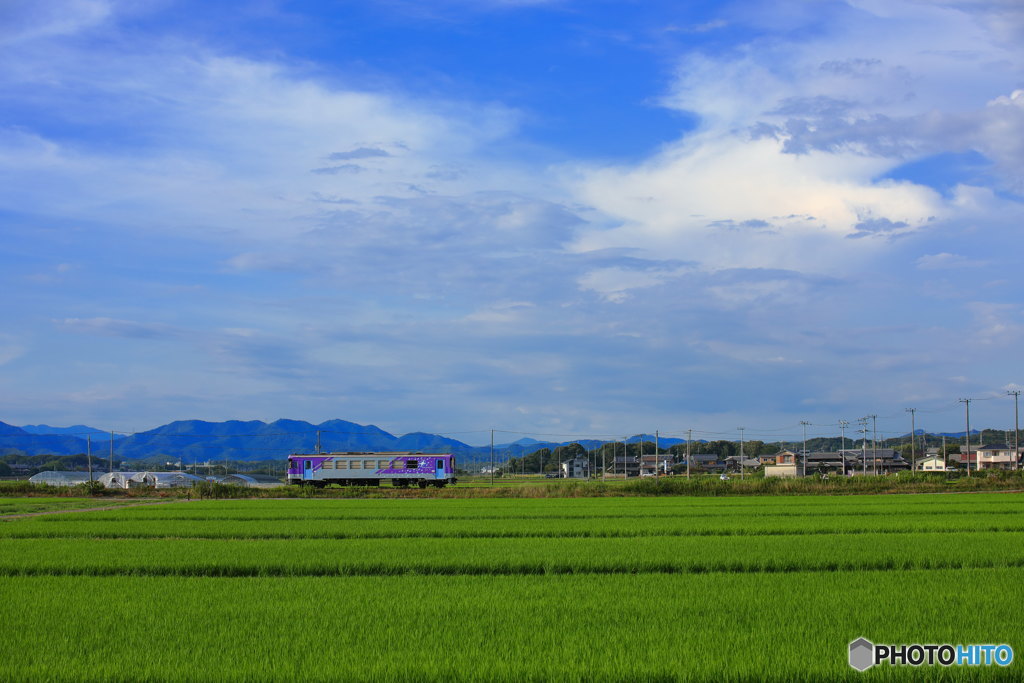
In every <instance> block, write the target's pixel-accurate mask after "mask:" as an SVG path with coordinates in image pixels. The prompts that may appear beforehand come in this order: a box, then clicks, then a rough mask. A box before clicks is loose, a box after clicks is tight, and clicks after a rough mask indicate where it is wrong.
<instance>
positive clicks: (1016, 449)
mask: <svg viewBox="0 0 1024 683" xmlns="http://www.w3.org/2000/svg"><path fill="white" fill-rule="evenodd" d="M1006 393H1007V394H1008V395H1010V396H1013V469H1018V468H1019V467H1020V413H1019V412H1018V411H1017V399H1018V398H1019V397H1020V389H1014V390H1013V391H1007V392H1006ZM1006 445H1007V446H1009V445H1010V444H1006Z"/></svg>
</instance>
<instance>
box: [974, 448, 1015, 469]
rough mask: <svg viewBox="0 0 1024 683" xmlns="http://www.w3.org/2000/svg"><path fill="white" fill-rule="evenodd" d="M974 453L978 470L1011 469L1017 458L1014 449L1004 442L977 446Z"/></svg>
mask: <svg viewBox="0 0 1024 683" xmlns="http://www.w3.org/2000/svg"><path fill="white" fill-rule="evenodd" d="M974 455H975V460H974V461H973V462H974V463H976V464H977V466H978V469H979V470H1012V469H1013V468H1014V465H1015V464H1016V460H1017V458H1016V457H1015V454H1014V449H1013V448H1012V447H1011V446H1008V445H1007V444H1005V443H994V444H986V445H984V446H979V447H978V450H977V451H976V452H975V453H974Z"/></svg>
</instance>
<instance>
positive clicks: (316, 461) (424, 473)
mask: <svg viewBox="0 0 1024 683" xmlns="http://www.w3.org/2000/svg"><path fill="white" fill-rule="evenodd" d="M384 481H390V482H391V485H392V486H395V487H398V488H408V487H410V486H419V487H420V488H421V489H425V488H427V487H428V486H435V487H437V488H444V487H445V486H447V485H448V484H455V483H456V482H457V481H458V480H457V479H456V478H455V456H454V455H452V454H451V453H441V454H433V453H429V454H428V453H411V452H400V453H356V452H348V453H311V454H305V453H293V454H292V455H289V456H288V483H289V484H295V485H299V486H315V487H324V486H327V485H328V484H340V485H342V486H380V485H381V482H384Z"/></svg>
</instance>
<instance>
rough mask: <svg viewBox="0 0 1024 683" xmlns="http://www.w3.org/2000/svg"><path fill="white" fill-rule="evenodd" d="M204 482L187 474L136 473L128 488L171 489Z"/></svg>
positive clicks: (200, 478)
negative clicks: (150, 487)
mask: <svg viewBox="0 0 1024 683" xmlns="http://www.w3.org/2000/svg"><path fill="white" fill-rule="evenodd" d="M204 481H205V480H204V479H203V478H202V477H197V476H195V475H193V474H189V473H188V472H137V473H136V474H135V475H134V476H133V477H132V478H131V479H130V480H129V484H128V485H129V487H132V488H134V487H136V486H152V487H153V488H157V489H171V488H181V487H189V486H195V485H196V484H201V483H203V482H204Z"/></svg>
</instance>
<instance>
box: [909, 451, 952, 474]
mask: <svg viewBox="0 0 1024 683" xmlns="http://www.w3.org/2000/svg"><path fill="white" fill-rule="evenodd" d="M917 471H918V472H947V471H949V468H948V467H947V466H946V461H945V460H944V459H943V457H942V456H940V455H928V456H925V457H923V458H919V459H918V460H917Z"/></svg>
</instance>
